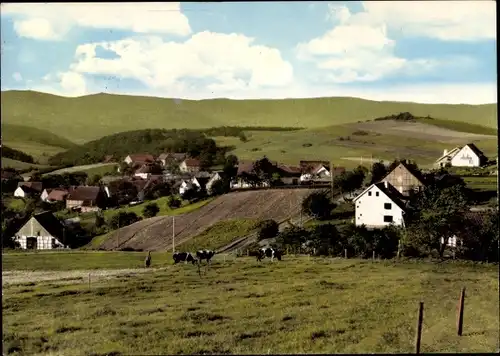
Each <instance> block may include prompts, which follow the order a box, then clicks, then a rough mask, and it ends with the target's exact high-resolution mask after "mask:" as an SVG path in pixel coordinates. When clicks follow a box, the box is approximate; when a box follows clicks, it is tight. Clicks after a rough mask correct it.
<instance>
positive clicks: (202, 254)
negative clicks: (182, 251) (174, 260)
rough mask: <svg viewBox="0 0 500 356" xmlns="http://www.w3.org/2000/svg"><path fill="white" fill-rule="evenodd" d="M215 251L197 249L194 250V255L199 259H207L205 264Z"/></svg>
mask: <svg viewBox="0 0 500 356" xmlns="http://www.w3.org/2000/svg"><path fill="white" fill-rule="evenodd" d="M214 255H215V251H212V250H199V251H197V252H196V257H198V259H199V260H200V262H201V261H203V260H205V261H207V264H209V263H210V260H211V259H212V257H214Z"/></svg>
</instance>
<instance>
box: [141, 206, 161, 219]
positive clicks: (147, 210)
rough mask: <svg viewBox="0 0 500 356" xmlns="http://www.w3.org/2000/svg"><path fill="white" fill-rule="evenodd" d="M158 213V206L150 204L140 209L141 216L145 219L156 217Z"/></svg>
mask: <svg viewBox="0 0 500 356" xmlns="http://www.w3.org/2000/svg"><path fill="white" fill-rule="evenodd" d="M159 212H160V208H158V205H157V204H156V203H150V204H148V205H146V206H145V207H144V209H142V215H143V216H144V217H145V218H152V217H153V216H156V214H158V213H159Z"/></svg>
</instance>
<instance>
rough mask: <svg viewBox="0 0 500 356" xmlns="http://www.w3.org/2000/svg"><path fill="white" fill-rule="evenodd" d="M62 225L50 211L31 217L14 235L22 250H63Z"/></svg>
mask: <svg viewBox="0 0 500 356" xmlns="http://www.w3.org/2000/svg"><path fill="white" fill-rule="evenodd" d="M64 232H65V231H64V225H63V224H62V223H61V222H60V221H59V220H58V219H57V218H56V217H55V216H54V214H52V213H51V212H50V211H45V212H43V213H39V214H35V215H33V216H32V217H31V218H30V219H29V220H28V221H27V222H26V223H25V224H24V225H23V226H22V227H21V228H20V229H19V230H18V232H17V233H16V234H15V236H14V241H16V242H18V243H19V245H20V246H21V248H22V249H24V250H52V249H56V248H65V246H64V243H63V242H64V240H65V236H64V235H65V234H64Z"/></svg>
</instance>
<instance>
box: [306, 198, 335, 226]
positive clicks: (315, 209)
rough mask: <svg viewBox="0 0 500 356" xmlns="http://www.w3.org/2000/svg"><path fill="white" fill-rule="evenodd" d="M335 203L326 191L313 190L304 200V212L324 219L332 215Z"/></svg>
mask: <svg viewBox="0 0 500 356" xmlns="http://www.w3.org/2000/svg"><path fill="white" fill-rule="evenodd" d="M332 209H333V204H332V203H331V202H330V199H329V198H328V196H327V193H325V192H312V193H311V194H309V195H308V196H307V197H306V198H305V199H304V200H303V201H302V212H303V213H304V214H306V215H311V216H314V217H316V218H317V219H320V220H324V219H327V218H328V217H329V216H330V213H331V211H332Z"/></svg>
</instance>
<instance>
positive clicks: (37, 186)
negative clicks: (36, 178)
mask: <svg viewBox="0 0 500 356" xmlns="http://www.w3.org/2000/svg"><path fill="white" fill-rule="evenodd" d="M17 186H18V187H23V190H24V188H25V187H26V188H28V189H31V190H32V191H35V192H39V193H41V192H42V191H43V185H42V182H19V183H17Z"/></svg>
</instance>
